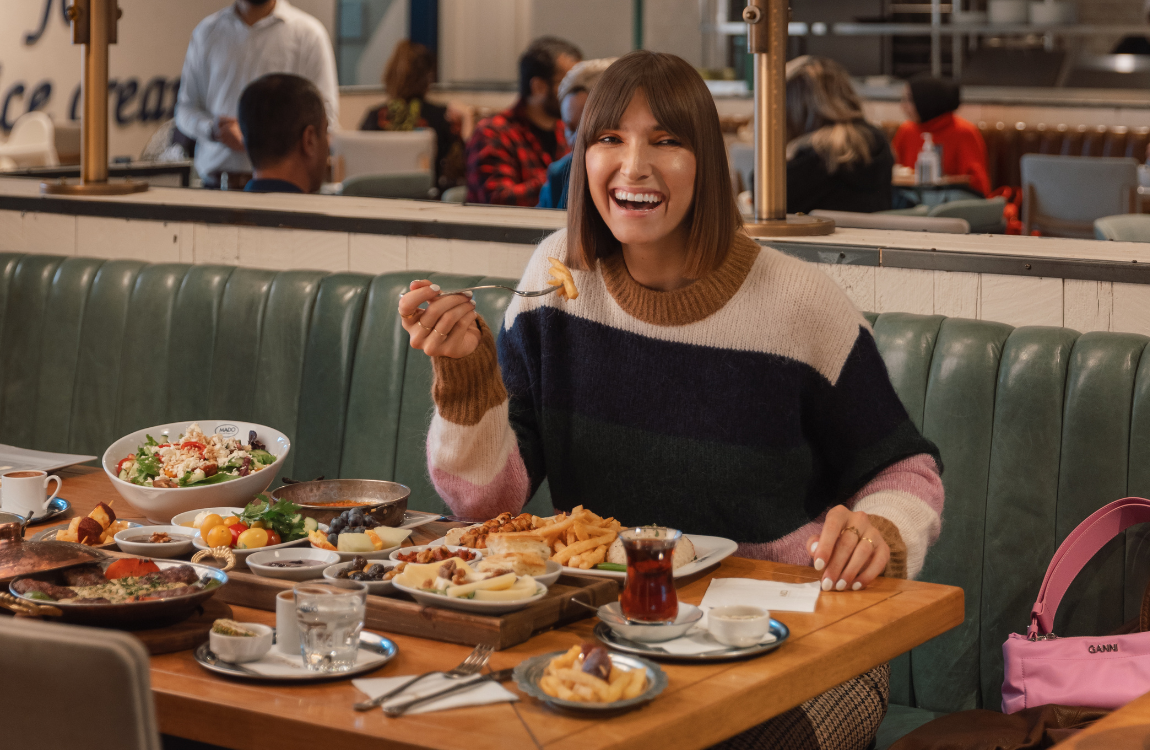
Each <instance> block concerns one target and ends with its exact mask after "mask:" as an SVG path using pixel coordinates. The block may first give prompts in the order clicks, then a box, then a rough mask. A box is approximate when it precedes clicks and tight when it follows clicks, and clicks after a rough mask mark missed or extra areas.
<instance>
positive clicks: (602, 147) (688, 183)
mask: <svg viewBox="0 0 1150 750" xmlns="http://www.w3.org/2000/svg"><path fill="white" fill-rule="evenodd" d="M586 164H587V184H588V186H589V187H590V189H591V198H592V200H594V201H595V208H597V209H599V215H600V216H602V217H603V220H604V221H605V222H606V223H607V227H608V228H609V229H610V230H611V233H612V234H613V235H615V239H617V240H619V242H620V243H621V244H623V245H649V244H652V243H657V242H660V241H662V240H664V239H665V238H667V237H668V236H669V235H671V234H672V233H673V232H675V231H676V230H678V229H679V228H680V227H682V226H684V219H685V217H686V216H687V212H688V211H689V210H690V208H691V202H692V201H693V200H694V197H695V155H694V154H693V153H692V152H691V151H690V149H688V148H687V147H686V146H685V145H684V144H683V142H682V141H680V140H679V139H678V138H676V137H675V136H674V135H673V134H671V133H669V132H667V131H666V130H664V129H663V128H662V127H661V126H660V125H659V123H657V122H656V121H655V116H654V115H653V114H651V108H650V107H648V106H647V97H646V96H645V95H644V94H643V92H642V91H638V92H636V93H635V96H634V98H633V99H631V103H630V104H629V105H628V106H627V110H626V111H625V112H624V113H623V117H622V118H621V119H620V120H619V126H618V127H616V128H611V129H608V130H604V131H602V132H600V133H597V134H596V135H595V140H594V141H593V142H592V143H591V145H589V146H588V147H587V152H586Z"/></svg>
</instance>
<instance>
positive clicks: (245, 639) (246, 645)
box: [208, 622, 275, 664]
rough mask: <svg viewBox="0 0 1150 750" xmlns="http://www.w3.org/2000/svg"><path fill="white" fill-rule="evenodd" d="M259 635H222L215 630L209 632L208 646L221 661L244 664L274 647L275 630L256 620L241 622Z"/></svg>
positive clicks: (256, 659)
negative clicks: (273, 635) (273, 636)
mask: <svg viewBox="0 0 1150 750" xmlns="http://www.w3.org/2000/svg"><path fill="white" fill-rule="evenodd" d="M240 625H243V626H244V627H245V628H247V629H249V630H254V631H255V632H256V633H257V635H252V636H244V635H221V634H220V633H217V632H215V631H212V632H210V633H209V634H208V644H209V645H208V648H210V649H211V650H212V653H214V654H215V655H216V656H217V657H219V659H220V661H227V662H231V663H232V664H243V663H244V662H246V661H259V660H260V659H262V658H264V655H265V654H267V652H268V651H271V648H272V634H273V633H274V632H275V631H273V630H272V628H270V627H268V626H267V625H260V624H259V623H255V622H241V623H240Z"/></svg>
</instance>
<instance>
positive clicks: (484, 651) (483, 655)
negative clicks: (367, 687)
mask: <svg viewBox="0 0 1150 750" xmlns="http://www.w3.org/2000/svg"><path fill="white" fill-rule="evenodd" d="M494 650H495V649H493V648H492V647H491V646H484V645H479V646H476V647H475V648H474V649H473V650H472V652H471V653H470V654H468V655H467V658H466V659H464V660H463V661H461V662H460V663H459V666H458V667H456V668H455V669H452V670H450V671H448V672H442V673H440V672H424V673H423V674H421V675H416V676H415V677H412V678H411V679H410V680H408V681H407V682H405V683H403V684H402V685H400V686H399V687H397V688H395V689H394V690H391V691H388V692H386V693H384V694H383V695H381V696H379V697H378V698H372V699H371V700H369V701H363V702H362V703H356V704H355V710H356V711H367V710H369V709H372V708H375V707H376V706H378V705H380V704H381V703H383V702H384V701H386V700H387V699H388V698H394V697H395V696H397V695H399V694H400V693H402V692H403V691H404V690H407V689H408V688H409V687H411V686H412V685H414V684H415V683H417V682H419V681H420V680H422V679H423V678H424V677H428V676H429V675H433V674H443V676H444V677H447V678H448V679H452V680H457V679H459V678H460V677H470V676H471V675H473V674H479V672H481V671H483V667H485V666H486V665H487V660H488V659H490V658H491V653H492V652H493V651H494Z"/></svg>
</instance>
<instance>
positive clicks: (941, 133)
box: [891, 76, 990, 196]
mask: <svg viewBox="0 0 1150 750" xmlns="http://www.w3.org/2000/svg"><path fill="white" fill-rule="evenodd" d="M961 104H962V96H961V93H960V89H959V87H958V84H957V83H953V82H951V81H944V80H941V79H939V78H931V77H930V76H923V77H919V78H912V79H911V80H910V82H909V83H907V85H906V89H905V91H904V92H903V96H902V111H903V113H904V114H906V118H907V119H906V121H905V122H903V123H902V124H901V125H899V126H898V132H896V133H895V134H894V139H893V140H892V141H891V145H892V146H893V147H894V154H895V158H896V159H898V163H899V164H902V165H903V166H905V167H914V165H915V162H917V161H918V155H919V152H921V151H922V142H923V137H922V134H923V133H930V134H931V138H932V139H933V141H934V145H935V146H936V147H937V148H940V149H941V150H942V173H943V174H944V175H969V176H970V187H971V188H972V189H974V190H976V191H977V192H979V193H980V194H982V195H983V196H985V195H988V194H989V193H990V177H989V176H988V174H987V171H986V161H987V157H986V141H985V140H983V138H982V133H980V132H978V126H976V125H975V124H974V123H973V122H971V121H969V120H966V119H963V118H961V117H959V116H958V115H956V114H955V113H954V111H955V110H956V109H958V107H959V105H961Z"/></svg>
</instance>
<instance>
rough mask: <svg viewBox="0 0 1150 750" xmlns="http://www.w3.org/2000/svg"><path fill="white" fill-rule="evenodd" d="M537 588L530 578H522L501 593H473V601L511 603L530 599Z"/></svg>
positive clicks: (483, 591) (488, 591)
mask: <svg viewBox="0 0 1150 750" xmlns="http://www.w3.org/2000/svg"><path fill="white" fill-rule="evenodd" d="M538 589H539V587H538V586H537V585H536V583H535V579H534V578H532V577H531V576H523V577H522V578H520V579H519V581H518V582H517V583H516V584H515V585H514V586H513V587H511V588H509V589H503V590H502V591H491V590H482V589H481V590H479V591H476V592H475V599H476V600H477V601H481V602H513V601H517V600H519V599H530V598H531V597H533V596H535V592H536V591H538Z"/></svg>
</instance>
